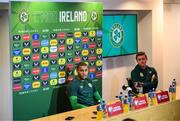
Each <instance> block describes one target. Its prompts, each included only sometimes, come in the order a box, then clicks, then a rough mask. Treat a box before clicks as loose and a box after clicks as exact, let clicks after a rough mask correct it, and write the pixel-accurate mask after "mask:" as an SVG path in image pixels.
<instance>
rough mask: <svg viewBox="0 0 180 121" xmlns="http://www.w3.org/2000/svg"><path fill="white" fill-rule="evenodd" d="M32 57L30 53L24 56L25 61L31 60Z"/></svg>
mask: <svg viewBox="0 0 180 121" xmlns="http://www.w3.org/2000/svg"><path fill="white" fill-rule="evenodd" d="M30 59H31V57H30V56H29V55H26V56H23V61H30Z"/></svg>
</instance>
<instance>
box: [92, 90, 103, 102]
mask: <svg viewBox="0 0 180 121" xmlns="http://www.w3.org/2000/svg"><path fill="white" fill-rule="evenodd" d="M94 97H95V99H96V100H97V101H100V102H101V101H102V99H101V96H100V94H99V92H98V91H96V92H94Z"/></svg>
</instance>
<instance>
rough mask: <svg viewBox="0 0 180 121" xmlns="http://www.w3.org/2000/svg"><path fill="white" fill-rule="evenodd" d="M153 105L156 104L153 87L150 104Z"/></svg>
mask: <svg viewBox="0 0 180 121" xmlns="http://www.w3.org/2000/svg"><path fill="white" fill-rule="evenodd" d="M154 105H156V93H155V90H154V88H153V90H152V106H154Z"/></svg>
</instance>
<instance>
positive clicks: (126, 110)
mask: <svg viewBox="0 0 180 121" xmlns="http://www.w3.org/2000/svg"><path fill="white" fill-rule="evenodd" d="M123 111H124V113H127V112H129V101H128V97H127V95H125V98H124V105H123Z"/></svg>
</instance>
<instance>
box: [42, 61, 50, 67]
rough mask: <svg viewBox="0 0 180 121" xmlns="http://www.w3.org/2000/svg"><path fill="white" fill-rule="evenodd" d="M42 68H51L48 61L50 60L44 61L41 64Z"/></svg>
mask: <svg viewBox="0 0 180 121" xmlns="http://www.w3.org/2000/svg"><path fill="white" fill-rule="evenodd" d="M41 66H42V67H46V66H49V61H48V60H43V61H42V62H41Z"/></svg>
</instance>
